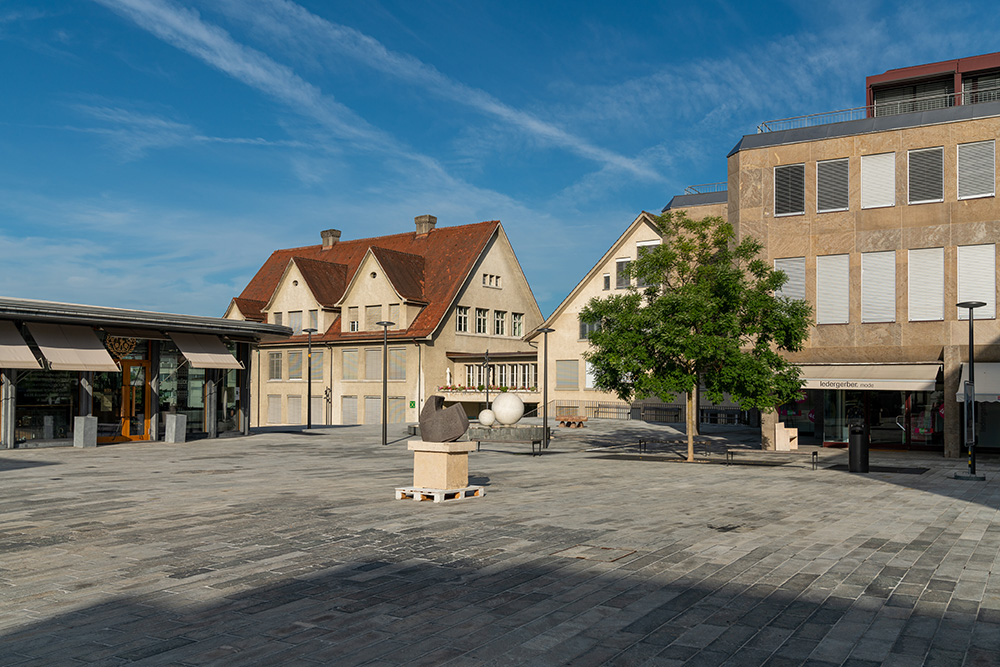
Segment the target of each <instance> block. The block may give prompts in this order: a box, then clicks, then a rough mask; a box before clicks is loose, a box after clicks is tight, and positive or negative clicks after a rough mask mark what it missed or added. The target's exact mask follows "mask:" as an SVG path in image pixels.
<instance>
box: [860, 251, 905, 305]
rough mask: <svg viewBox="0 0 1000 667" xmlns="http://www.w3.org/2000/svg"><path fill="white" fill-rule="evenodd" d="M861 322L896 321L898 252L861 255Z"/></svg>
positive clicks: (865, 253)
mask: <svg viewBox="0 0 1000 667" xmlns="http://www.w3.org/2000/svg"><path fill="white" fill-rule="evenodd" d="M861 321H862V322H895V321H896V252H895V251H894V250H889V251H887V252H863V253H861Z"/></svg>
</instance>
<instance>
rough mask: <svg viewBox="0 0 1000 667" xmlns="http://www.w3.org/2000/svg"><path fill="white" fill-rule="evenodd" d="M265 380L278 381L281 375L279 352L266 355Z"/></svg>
mask: <svg viewBox="0 0 1000 667" xmlns="http://www.w3.org/2000/svg"><path fill="white" fill-rule="evenodd" d="M267 379H268V380H280V379H282V375H281V352H268V353H267Z"/></svg>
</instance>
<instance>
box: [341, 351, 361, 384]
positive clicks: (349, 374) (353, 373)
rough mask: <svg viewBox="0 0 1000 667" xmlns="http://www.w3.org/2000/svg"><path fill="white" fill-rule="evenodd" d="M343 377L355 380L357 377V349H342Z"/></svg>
mask: <svg viewBox="0 0 1000 667" xmlns="http://www.w3.org/2000/svg"><path fill="white" fill-rule="evenodd" d="M343 360H344V363H343V371H342V372H343V379H344V380H357V379H358V351H357V350H344V356H343Z"/></svg>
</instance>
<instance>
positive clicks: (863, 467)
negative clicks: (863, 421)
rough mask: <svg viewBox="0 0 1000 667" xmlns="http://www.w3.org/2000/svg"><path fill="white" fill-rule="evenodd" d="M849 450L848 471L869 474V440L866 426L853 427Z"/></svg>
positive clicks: (848, 444)
mask: <svg viewBox="0 0 1000 667" xmlns="http://www.w3.org/2000/svg"><path fill="white" fill-rule="evenodd" d="M847 450H848V451H847V455H848V464H847V469H848V470H849V471H850V472H868V438H867V436H866V435H865V427H864V426H862V425H860V424H854V425H852V426H851V435H850V438H849V439H848V443H847Z"/></svg>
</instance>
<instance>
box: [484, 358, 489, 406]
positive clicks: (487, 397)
mask: <svg viewBox="0 0 1000 667" xmlns="http://www.w3.org/2000/svg"><path fill="white" fill-rule="evenodd" d="M483 376H484V377H485V378H486V382H484V383H483V384H484V385H486V409H487V410H489V409H490V351H489V349H487V350H486V356H485V357H484V358H483Z"/></svg>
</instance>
